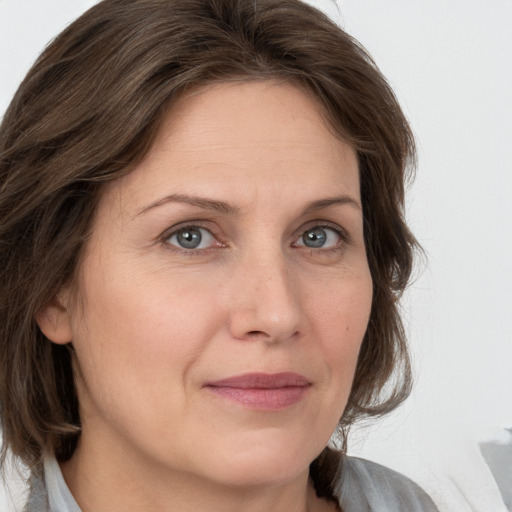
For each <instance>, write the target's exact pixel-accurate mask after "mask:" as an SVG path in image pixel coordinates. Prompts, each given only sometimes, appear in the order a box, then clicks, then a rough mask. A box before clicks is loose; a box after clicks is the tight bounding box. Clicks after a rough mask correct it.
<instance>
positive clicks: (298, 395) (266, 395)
mask: <svg viewBox="0 0 512 512" xmlns="http://www.w3.org/2000/svg"><path fill="white" fill-rule="evenodd" d="M207 389H209V390H210V391H212V392H213V393H215V394H216V395H218V396H220V397H222V398H226V399H228V400H230V401H232V402H236V403H238V404H240V405H243V406H245V407H249V408H251V409H257V410H263V411H277V410H280V409H285V408H286V407H290V406H291V405H294V404H296V403H298V402H300V401H301V400H302V399H303V398H304V396H305V394H306V393H307V391H308V389H309V386H287V387H283V388H264V389H262V388H235V387H229V386H228V387H224V386H222V387H215V386H208V387H207Z"/></svg>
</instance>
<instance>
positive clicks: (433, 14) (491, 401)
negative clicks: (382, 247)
mask: <svg viewBox="0 0 512 512" xmlns="http://www.w3.org/2000/svg"><path fill="white" fill-rule="evenodd" d="M93 3H95V2H94V1H91V0H72V1H71V0H0V113H2V112H3V111H4V110H5V108H6V107H7V105H8V102H9V100H10V98H11V96H12V95H13V93H14V91H15V89H16V87H17V84H18V83H19V82H20V81H21V79H22V78H23V76H24V74H25V73H26V71H27V70H28V68H29V66H30V65H31V63H32V62H33V61H34V59H35V58H36V56H37V55H38V54H39V52H40V51H41V49H42V48H43V47H44V45H45V44H46V43H47V42H48V41H49V40H50V39H51V38H52V37H53V36H55V35H56V34H57V33H58V32H60V30H61V29H62V28H64V27H65V26H66V24H68V23H69V22H70V21H71V20H72V19H74V18H75V17H77V16H78V15H79V14H81V13H82V12H83V11H84V10H85V9H86V8H88V7H89V6H90V5H92V4H93ZM310 3H317V4H320V5H321V6H324V7H325V9H326V11H327V12H328V13H329V14H330V15H332V16H333V17H335V18H336V20H337V21H338V22H339V23H340V24H341V25H342V26H343V27H344V28H345V29H346V30H347V31H348V32H349V33H351V34H352V35H354V36H355V37H356V38H357V39H359V40H360V41H361V42H362V43H363V45H364V46H365V47H366V48H367V49H368V50H369V52H370V53H371V54H372V55H373V57H374V58H375V60H376V62H377V64H378V65H379V67H380V68H381V70H382V71H383V72H384V74H385V75H386V76H387V77H388V79H389V80H390V82H391V84H392V86H393V87H394V89H395V91H396V93H397V95H398V97H399V99H400V101H401V103H402V106H403V108H404V110H405V112H406V114H407V116H408V117H409V119H410V121H411V123H412V126H413V130H414V132H415V134H416V136H417V139H418V145H419V157H420V159H419V168H418V173H417V178H416V182H415V184H414V186H413V187H412V188H411V190H410V193H409V207H408V218H409V221H410V224H411V226H412V228H413V231H414V232H415V234H416V235H417V237H418V238H419V240H420V242H421V243H422V245H423V246H424V248H425V250H426V254H427V257H428V260H427V262H426V263H425V264H424V265H423V266H422V267H421V268H418V278H417V280H416V282H415V283H414V284H413V286H412V288H411V290H410V292H409V293H408V295H407V297H406V299H405V301H404V307H405V320H406V325H407V328H408V331H409V336H410V341H411V346H412V351H413V357H414V365H415V371H416V386H415V391H414V394H413V396H412V398H411V399H410V400H409V402H408V403H407V404H406V405H405V406H404V407H403V408H402V409H400V410H399V411H397V412H396V413H395V414H393V415H392V416H390V417H389V418H387V419H385V420H384V421H380V422H379V423H377V424H375V425H372V426H370V427H369V428H364V429H362V430H361V429H359V430H355V431H354V435H353V438H352V440H351V443H350V447H349V448H350V452H352V453H353V454H358V455H361V456H364V457H366V458H370V459H373V460H375V461H378V462H381V463H383V464H385V465H388V466H391V467H393V468H395V469H397V470H399V471H402V472H403V473H406V474H408V475H409V476H412V477H413V478H415V479H416V480H417V481H418V482H420V483H421V485H422V486H423V487H425V488H426V489H427V490H428V491H429V492H430V493H431V495H432V496H433V497H434V499H435V500H436V502H437V503H438V505H439V507H440V509H441V510H442V511H446V512H448V511H450V512H464V511H476V512H502V511H504V510H505V509H504V507H503V505H502V504H501V501H500V498H499V493H498V490H497V488H496V486H495V484H494V481H493V479H492V478H491V475H490V473H489V471H488V469H487V467H486V465H485V464H484V462H483V459H482V458H481V455H480V453H479V450H478V442H479V441H482V440H485V439H492V438H501V439H502V440H504V437H503V430H502V428H503V427H507V426H509V427H510V426H512V299H511V296H512V270H511V268H510V267H511V266H512V229H511V222H512V198H511V196H512V0H428V1H427V0H423V1H420V0H340V1H339V2H338V6H339V8H340V12H341V14H339V13H338V11H337V10H336V8H335V6H334V3H333V2H332V0H316V1H315V0H310ZM2 499H4V500H6V498H2V497H1V495H0V509H1V510H4V509H8V506H7V504H6V503H2Z"/></svg>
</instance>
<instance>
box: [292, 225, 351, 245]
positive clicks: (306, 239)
mask: <svg viewBox="0 0 512 512" xmlns="http://www.w3.org/2000/svg"><path fill="white" fill-rule="evenodd" d="M342 241H343V235H342V234H341V232H340V231H339V230H337V229H336V228H331V227H330V226H314V227H312V228H310V229H307V230H306V231H304V233H302V236H301V237H300V238H299V239H298V240H297V241H296V242H295V244H294V245H295V246H296V247H307V248H309V249H335V248H337V247H340V245H341V244H342Z"/></svg>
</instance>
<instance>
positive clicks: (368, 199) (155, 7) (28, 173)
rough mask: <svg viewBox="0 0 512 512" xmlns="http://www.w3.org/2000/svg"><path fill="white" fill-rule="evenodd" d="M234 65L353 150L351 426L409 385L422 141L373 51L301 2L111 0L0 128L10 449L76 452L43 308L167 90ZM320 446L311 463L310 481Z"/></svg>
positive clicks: (2, 331) (31, 459)
mask: <svg viewBox="0 0 512 512" xmlns="http://www.w3.org/2000/svg"><path fill="white" fill-rule="evenodd" d="M239 79H241V80H248V79H249V80H251V79H258V80H261V79H279V80H285V81H290V82H292V83H295V84H297V85H298V86H299V87H302V88H303V89H305V90H307V91H308V92H309V93H310V94H312V95H314V96H315V97H316V98H317V99H318V100H320V103H321V104H322V105H323V107H324V110H325V115H326V119H327V120H328V122H329V124H330V125H331V126H332V128H333V130H334V131H335V133H337V134H338V135H339V136H340V137H341V138H343V139H344V140H345V141H347V142H348V143H349V144H351V145H352V146H353V147H354V148H355V149H356V150H357V152H358V155H359V163H360V175H361V195H362V202H363V213H364V233H365V242H366V248H367V254H368V260H369V266H370V271H371V275H372V278H373V291H374V296H373V305H372V311H371V316H370V322H369V325H368V329H367V332H366V335H365V337H364V341H363V345H362V348H361V352H360V357H359V361H358V365H357V370H356V375H355V380H354V383H353V389H352V392H351V395H350V398H349V402H348V405H347V408H346V410H345V412H344V414H343V417H342V418H341V420H340V429H341V432H342V435H345V434H346V429H347V428H348V427H349V426H350V424H352V423H353V422H354V421H355V420H356V419H359V418H361V417H365V416H366V417H369V416H375V415H381V414H384V413H386V412H388V411H390V410H392V409H393V408H394V407H396V406H397V405H398V404H399V403H400V402H401V401H403V400H404V399H405V397H406V396H407V394H408V392H409V388H410V366H409V360H408V355H407V349H406V343H405V337H404V332H403V329H402V324H401V321H400V317H399V313H398V309H397V307H398V305H397V300H398V298H399V296H400V294H401V293H402V291H403V290H404V288H405V286H406V284H407V282H408V279H409V276H410V272H411V265H412V253H413V249H414V246H415V244H416V242H415V239H414V238H413V236H412V235H411V233H410V232H409V230H408V228H407V226H406V224H405V222H404V217H403V202H404V182H405V181H406V177H407V169H408V164H411V163H414V142H413V137H412V134H411V131H410V128H409V126H408V124H407V121H406V119H405V118H404V115H403V113H402V111H401V110H400V107H399V105H398V102H397V100H396V98H395V96H394V94H393V92H392V90H391V89H390V87H389V85H388V84H387V82H386V80H385V79H384V78H383V76H382V75H381V73H380V72H379V71H378V70H377V68H376V66H375V64H374V63H373V61H372V60H371V58H370V57H369V56H368V54H367V53H366V52H365V50H364V49H363V48H362V47H361V46H360V45H359V44H358V43H357V42H356V41H354V40H353V39H352V38H351V37H350V36H349V35H347V34H346V33H345V32H344V31H343V30H341V29H340V28H339V27H337V26H336V25H335V24H334V23H332V22H331V21H330V20H329V19H328V18H327V17H326V16H324V15H323V14H322V13H320V12H319V11H316V10H315V9H313V8H311V7H309V6H308V5H306V4H303V3H302V2H300V1H298V0H105V1H103V2H101V3H99V4H97V5H96V6H94V7H93V8H91V9H90V10H89V11H88V12H87V13H85V14H84V15H83V16H81V17H80V18H79V19H78V20H77V21H75V22H74V23H73V24H72V25H70V26H69V27H68V28H67V29H66V30H65V31H64V32H63V33H62V34H61V35H60V36H58V37H57V38H56V39H55V40H54V41H53V42H52V43H51V44H50V45H49V46H48V47H47V48H46V49H45V51H44V52H43V54H42V55H41V56H40V57H39V59H38V60H37V62H36V63H35V64H34V66H33V68H32V69H31V70H30V72H29V73H28V75H27V77H26V78H25V79H24V81H23V82H22V84H21V86H20V87H19V89H18V91H17V93H16V95H15V96H14V98H13V100H12V102H11V104H10V106H9V108H8V110H7V112H6V114H5V116H4V119H3V122H2V125H1V129H0V406H1V416H2V418H1V421H2V428H3V437H4V448H3V450H4V451H3V456H5V450H6V449H7V448H10V449H11V450H12V452H13V453H14V454H15V455H16V456H18V457H20V458H21V459H22V460H23V461H24V462H25V463H26V464H28V465H29V466H32V467H33V466H35V465H36V464H37V463H38V462H39V461H40V460H41V457H42V455H43V454H44V453H55V455H56V456H57V457H58V458H59V459H66V458H69V457H70V456H71V455H72V453H73V450H74V447H75V444H76V440H77V438H78V435H79V427H80V416H79V407H78V399H77V394H76V390H75V386H74V381H73V372H72V367H71V351H72V349H70V348H69V347H62V346H60V345H57V344H54V343H51V342H49V340H48V339H46V338H45V337H44V336H43V335H42V333H41V332H40V331H39V329H38V328H37V325H36V323H35V320H34V318H35V316H36V314H37V313H38V311H39V310H40V309H41V308H42V307H43V306H44V305H46V304H48V302H49V301H51V300H52V298H53V297H54V296H55V294H56V293H57V291H58V290H59V289H60V288H61V287H62V286H63V284H65V283H69V282H70V280H72V279H73V277H74V276H75V274H76V269H77V266H78V264H79V258H80V254H81V251H82V249H83V246H84V242H85V241H86V240H87V236H88V231H89V229H90V226H91V219H92V216H93V213H94V211H95V208H96V203H97V199H98V193H99V191H100V190H101V188H102V186H103V183H105V182H106V181H109V180H113V179H116V178H118V177H120V176H122V175H123V174H125V173H127V172H129V171H130V169H131V168H133V165H135V164H136V163H137V162H139V161H140V160H141V159H142V158H143V156H144V155H145V154H146V152H147V151H148V149H149V148H150V147H151V144H152V141H153V139H154V137H155V134H156V133H157V131H158V128H159V123H160V122H161V120H162V118H163V116H164V114H165V112H166V110H167V109H168V106H169V104H170V102H173V101H175V100H176V99H177V98H178V97H180V95H182V94H183V93H184V92H186V91H187V90H189V89H190V88H193V87H194V88H195V87H198V86H204V85H207V84H209V83H213V82H221V81H226V80H239ZM397 370H398V371H397ZM393 376H395V377H393ZM390 381H391V385H388V383H389V382H390ZM384 390H386V391H385V392H384ZM327 459H328V457H327V456H326V454H325V453H324V454H323V455H322V457H320V458H319V459H317V461H316V462H315V463H313V465H312V474H315V475H317V477H316V479H317V480H318V479H321V478H320V477H319V476H318V474H319V473H321V472H322V467H323V464H324V462H322V461H325V460H327ZM326 492H327V494H328V491H326Z"/></svg>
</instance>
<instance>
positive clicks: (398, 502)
mask: <svg viewBox="0 0 512 512" xmlns="http://www.w3.org/2000/svg"><path fill="white" fill-rule="evenodd" d="M335 495H336V497H337V498H338V499H339V503H340V507H341V510H342V511H343V512H438V509H437V507H436V506H435V505H434V503H433V501H432V500H431V499H430V497H429V496H428V495H427V494H426V493H425V492H424V491H423V490H422V489H421V488H420V487H419V486H418V485H416V484H415V483H414V482H412V481H411V480H409V479H408V478H407V477H405V476H403V475H401V474H400V473H397V472H396V471H393V470H391V469H388V468H386V467H384V466H381V465H380V464H376V463H374V462H370V461H368V460H364V459H359V458H355V457H344V460H343V469H342V472H341V476H340V478H339V480H338V483H337V485H336V487H335ZM24 512H81V510H80V507H79V506H78V504H77V502H76V501H75V499H74V498H73V496H72V494H71V492H70V490H69V489H68V486H67V485H66V482H65V481H64V477H63V476H62V472H61V470H60V467H59V464H58V463H57V461H56V460H55V459H50V458H49V459H46V460H45V462H44V467H43V470H42V472H41V473H39V474H34V475H32V477H31V479H30V493H29V498H28V502H27V504H26V506H25V509H24Z"/></svg>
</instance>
